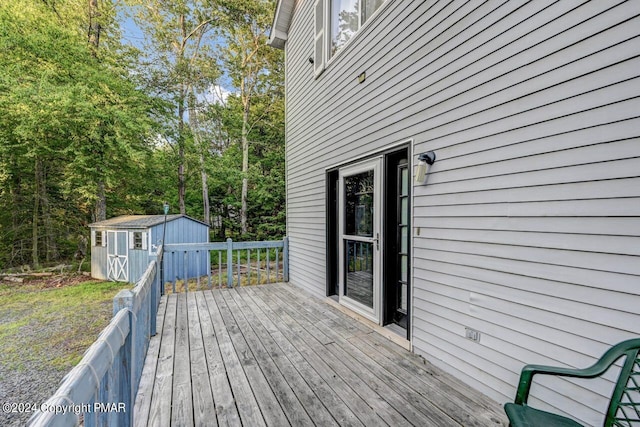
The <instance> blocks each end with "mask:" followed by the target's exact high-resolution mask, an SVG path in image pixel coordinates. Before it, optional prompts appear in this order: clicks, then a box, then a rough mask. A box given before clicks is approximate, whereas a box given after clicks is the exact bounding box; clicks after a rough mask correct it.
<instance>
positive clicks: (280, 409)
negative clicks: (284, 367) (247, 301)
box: [213, 289, 302, 426]
mask: <svg viewBox="0 0 640 427" xmlns="http://www.w3.org/2000/svg"><path fill="white" fill-rule="evenodd" d="M228 292H235V290H233V289H224V290H220V291H219V292H215V293H213V297H214V299H215V301H216V303H217V304H218V309H219V310H220V314H221V315H222V318H223V319H224V323H225V326H226V327H227V330H228V331H229V336H230V338H231V341H232V342H233V347H234V348H235V349H236V351H237V352H238V354H239V355H240V356H241V359H240V363H241V364H242V367H243V368H244V371H245V374H246V375H247V379H248V380H249V384H250V385H251V389H252V390H253V395H254V396H255V398H256V401H257V402H258V405H259V406H260V411H261V412H262V416H263V417H264V421H265V423H266V424H267V425H271V426H286V425H290V424H291V423H290V422H289V420H288V419H287V415H286V414H285V410H290V408H289V407H288V405H293V400H292V399H291V398H290V396H289V394H290V393H291V394H292V392H291V389H290V387H289V386H288V385H287V384H286V383H285V382H284V381H280V379H279V378H277V373H276V372H275V371H274V370H272V369H273V366H271V365H269V364H268V363H267V360H266V358H263V357H262V355H258V358H260V361H258V358H257V357H256V355H254V353H253V351H252V349H251V348H250V347H249V344H248V343H247V341H246V340H245V337H244V335H243V332H244V331H242V330H241V329H240V327H239V325H238V324H237V323H236V320H235V318H234V316H233V313H232V312H231V310H230V309H229V307H227V303H226V301H225V298H224V295H225V294H226V293H228ZM263 369H264V372H263ZM265 375H266V376H269V377H270V378H271V380H272V381H274V382H277V385H278V386H277V387H275V386H274V387H273V388H272V387H271V386H270V385H269V381H268V380H267V378H266V376H265ZM293 398H294V399H295V396H294V397H293ZM283 402H284V403H283ZM288 412H289V411H288ZM301 418H302V417H301Z"/></svg>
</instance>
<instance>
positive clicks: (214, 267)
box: [162, 237, 289, 293]
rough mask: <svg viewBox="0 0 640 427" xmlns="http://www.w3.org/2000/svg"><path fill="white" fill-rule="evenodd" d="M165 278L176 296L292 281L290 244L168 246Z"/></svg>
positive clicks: (166, 246)
mask: <svg viewBox="0 0 640 427" xmlns="http://www.w3.org/2000/svg"><path fill="white" fill-rule="evenodd" d="M162 269H163V279H162V284H163V285H164V286H166V285H170V286H171V291H172V292H173V293H175V292H177V291H180V290H184V291H186V292H188V291H189V290H202V289H211V288H212V287H213V286H217V287H222V286H227V287H229V288H231V287H233V286H241V285H244V284H255V283H271V282H288V281H289V242H288V238H287V237H285V238H284V239H282V240H279V241H262V242H234V241H233V240H232V239H227V241H226V242H218V243H196V244H194V243H185V244H167V245H165V254H164V263H163V266H162Z"/></svg>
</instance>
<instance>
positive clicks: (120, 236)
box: [107, 231, 129, 282]
mask: <svg viewBox="0 0 640 427" xmlns="http://www.w3.org/2000/svg"><path fill="white" fill-rule="evenodd" d="M127 237H128V233H127V232H126V231H107V279H109V280H113V281H116V282H127V281H129V244H128V243H127Z"/></svg>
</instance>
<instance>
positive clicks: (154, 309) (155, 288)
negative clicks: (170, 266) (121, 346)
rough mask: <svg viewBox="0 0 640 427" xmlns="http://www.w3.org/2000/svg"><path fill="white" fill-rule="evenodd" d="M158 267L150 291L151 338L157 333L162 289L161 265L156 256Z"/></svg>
mask: <svg viewBox="0 0 640 427" xmlns="http://www.w3.org/2000/svg"><path fill="white" fill-rule="evenodd" d="M155 262H156V268H155V271H154V272H153V281H152V282H151V290H150V292H149V294H150V295H149V296H150V301H149V338H151V337H153V336H155V335H156V317H157V315H158V303H157V300H158V292H159V291H160V289H159V288H160V286H159V285H160V267H158V260H157V258H156V261H155Z"/></svg>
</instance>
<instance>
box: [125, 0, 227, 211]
mask: <svg viewBox="0 0 640 427" xmlns="http://www.w3.org/2000/svg"><path fill="white" fill-rule="evenodd" d="M130 3H131V4H132V5H133V6H137V10H138V12H137V14H136V23H137V24H138V25H139V26H140V28H142V30H143V31H144V32H145V34H146V35H147V36H148V40H149V46H148V49H146V50H147V52H148V57H147V58H146V63H145V64H144V65H145V67H146V68H147V69H148V72H147V80H148V83H149V85H148V88H149V89H150V90H152V91H154V92H155V93H156V94H158V95H159V96H161V97H163V98H165V99H167V100H170V101H171V102H172V103H173V104H174V108H175V110H174V111H175V125H174V128H173V133H172V134H170V135H167V139H168V140H170V141H172V146H173V147H175V152H176V156H177V170H178V185H177V188H178V205H179V209H180V213H182V214H184V213H186V204H185V198H186V191H187V189H186V183H187V176H186V174H187V171H186V168H187V155H188V153H187V149H188V142H189V141H188V139H189V137H190V136H192V134H191V133H190V132H191V130H190V129H188V128H187V127H188V117H187V113H188V111H194V110H195V109H196V108H197V107H196V106H195V103H196V101H197V99H198V96H199V94H201V93H202V92H203V91H204V90H206V89H207V88H208V87H209V86H210V85H211V84H213V83H215V81H216V79H217V77H218V75H219V73H218V70H217V67H216V63H215V60H214V59H213V57H212V55H211V49H210V40H209V38H208V35H209V32H210V30H211V28H212V26H213V25H214V24H215V22H216V20H217V18H216V16H217V10H216V7H215V4H214V2H211V1H207V0H191V1H188V0H177V1H171V2H167V1H162V0H144V1H142V0H131V1H130ZM191 120H194V118H192V117H191Z"/></svg>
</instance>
